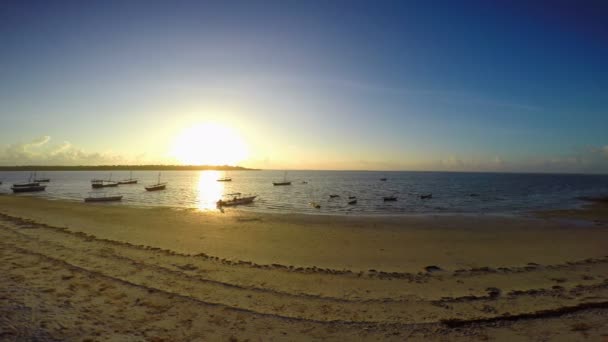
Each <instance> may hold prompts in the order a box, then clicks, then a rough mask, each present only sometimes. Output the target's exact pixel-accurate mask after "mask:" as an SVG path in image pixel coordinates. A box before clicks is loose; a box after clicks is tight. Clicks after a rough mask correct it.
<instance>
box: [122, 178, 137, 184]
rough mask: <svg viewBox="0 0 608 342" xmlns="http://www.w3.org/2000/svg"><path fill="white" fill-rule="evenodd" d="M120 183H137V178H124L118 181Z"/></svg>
mask: <svg viewBox="0 0 608 342" xmlns="http://www.w3.org/2000/svg"><path fill="white" fill-rule="evenodd" d="M118 184H120V185H124V184H137V179H131V180H123V181H120V182H118Z"/></svg>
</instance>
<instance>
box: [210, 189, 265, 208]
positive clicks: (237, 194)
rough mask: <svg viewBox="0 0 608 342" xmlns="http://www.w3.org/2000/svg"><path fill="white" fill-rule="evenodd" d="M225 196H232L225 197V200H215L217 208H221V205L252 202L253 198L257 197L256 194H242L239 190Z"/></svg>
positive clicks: (228, 205)
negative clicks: (229, 197)
mask: <svg viewBox="0 0 608 342" xmlns="http://www.w3.org/2000/svg"><path fill="white" fill-rule="evenodd" d="M226 196H232V198H231V199H226V200H222V199H221V200H219V201H217V203H216V204H217V207H218V208H222V207H234V206H236V205H241V204H250V203H252V202H253V200H254V199H255V198H256V197H258V196H257V195H251V196H243V197H241V196H242V194H241V193H240V192H235V193H233V194H227V195H226Z"/></svg>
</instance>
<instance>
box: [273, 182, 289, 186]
mask: <svg viewBox="0 0 608 342" xmlns="http://www.w3.org/2000/svg"><path fill="white" fill-rule="evenodd" d="M272 184H273V185H274V186H281V185H291V182H272Z"/></svg>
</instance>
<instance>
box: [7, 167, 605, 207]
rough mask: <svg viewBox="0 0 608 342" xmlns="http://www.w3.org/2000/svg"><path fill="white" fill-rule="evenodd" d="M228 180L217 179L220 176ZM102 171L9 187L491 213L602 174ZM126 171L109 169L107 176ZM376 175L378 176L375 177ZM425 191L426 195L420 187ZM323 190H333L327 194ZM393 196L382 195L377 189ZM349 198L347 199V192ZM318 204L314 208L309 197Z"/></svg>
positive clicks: (541, 199)
mask: <svg viewBox="0 0 608 342" xmlns="http://www.w3.org/2000/svg"><path fill="white" fill-rule="evenodd" d="M29 174H30V173H29V172H25V171H1V172H0V181H2V182H3V184H2V185H0V193H3V194H11V190H10V185H11V184H12V183H14V182H21V181H25V180H27V179H28V177H29ZM226 175H227V176H229V177H231V178H232V179H233V180H232V182H217V181H216V180H217V179H218V178H220V177H223V176H226ZM109 176H110V172H107V171H49V172H44V173H38V177H39V178H40V177H48V178H50V179H51V182H50V183H48V187H47V189H46V191H45V192H38V193H26V194H17V195H15V196H36V197H43V198H48V199H65V200H73V201H82V200H83V198H84V197H86V196H88V194H89V193H91V192H106V193H107V194H121V195H123V196H124V197H123V200H122V202H118V203H106V204H93V205H131V206H146V207H150V206H152V207H154V206H163V207H172V208H193V209H199V210H217V208H216V205H215V203H216V202H217V200H218V199H220V198H221V197H222V196H224V195H226V194H229V193H234V192H240V193H243V194H247V193H250V194H255V195H257V196H258V198H257V199H256V200H255V202H254V203H253V204H250V205H243V206H239V207H238V208H239V209H240V210H246V211H255V212H270V213H320V214H336V215H407V214H438V213H442V214H443V213H445V214H458V213H476V214H480V213H482V214H483V213H488V214H490V213H494V214H517V213H525V212H528V211H531V210H539V209H560V208H572V207H577V206H579V205H580V204H581V201H580V200H578V199H577V198H578V197H582V196H601V195H608V175H572V174H523V173H522V174H514V173H510V174H509V173H459V172H377V171H289V172H288V173H287V180H291V181H292V185H289V186H273V184H272V182H273V181H281V180H283V176H284V172H283V171H230V172H228V173H227V174H226V173H225V172H221V171H163V172H162V175H161V181H162V182H168V185H167V189H166V190H165V191H157V192H147V191H145V189H144V185H147V184H153V183H155V182H156V180H157V176H158V171H138V172H134V173H133V178H138V179H139V183H138V184H134V185H120V186H119V187H116V188H105V189H101V190H93V189H91V183H90V180H91V179H93V178H104V179H107V178H108V177H109ZM128 177H129V172H125V171H114V172H112V180H120V179H125V178H128ZM381 178H386V181H382V180H381ZM425 194H432V198H430V199H420V195H425ZM330 195H338V196H339V197H335V198H330ZM391 195H393V196H396V197H397V201H394V202H385V201H384V200H383V197H385V196H391ZM349 196H356V198H357V203H356V204H354V205H349V204H348V203H347V202H348V197H349ZM311 202H314V203H317V204H319V205H320V208H314V207H313V206H312V205H311V204H310V203H311Z"/></svg>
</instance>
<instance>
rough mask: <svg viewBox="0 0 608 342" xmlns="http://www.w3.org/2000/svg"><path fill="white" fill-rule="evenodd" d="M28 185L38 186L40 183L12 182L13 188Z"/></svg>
mask: <svg viewBox="0 0 608 342" xmlns="http://www.w3.org/2000/svg"><path fill="white" fill-rule="evenodd" d="M30 186H40V183H38V182H32V183H17V184H13V188H24V187H30Z"/></svg>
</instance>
